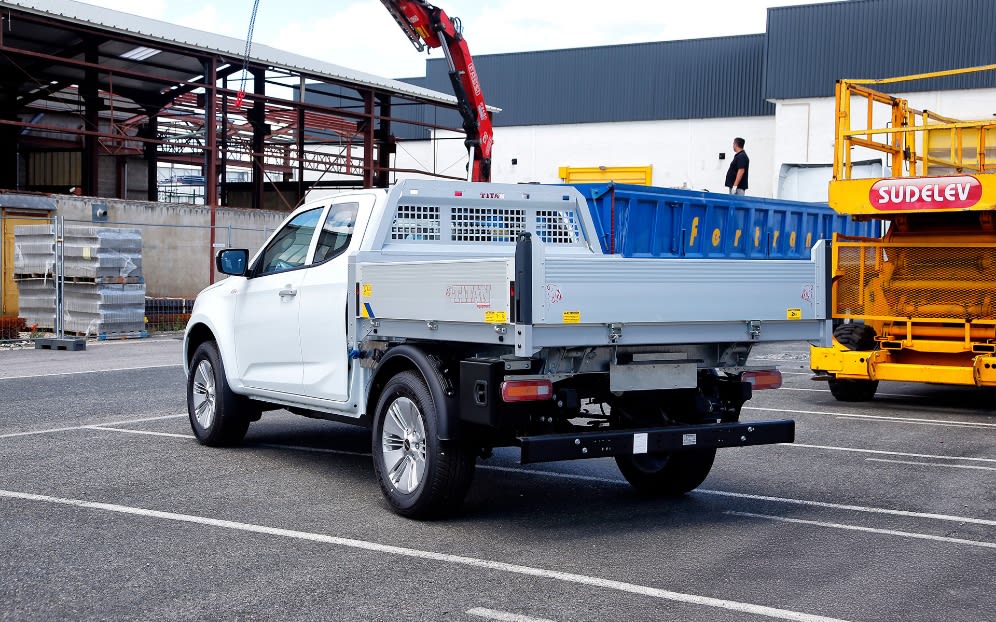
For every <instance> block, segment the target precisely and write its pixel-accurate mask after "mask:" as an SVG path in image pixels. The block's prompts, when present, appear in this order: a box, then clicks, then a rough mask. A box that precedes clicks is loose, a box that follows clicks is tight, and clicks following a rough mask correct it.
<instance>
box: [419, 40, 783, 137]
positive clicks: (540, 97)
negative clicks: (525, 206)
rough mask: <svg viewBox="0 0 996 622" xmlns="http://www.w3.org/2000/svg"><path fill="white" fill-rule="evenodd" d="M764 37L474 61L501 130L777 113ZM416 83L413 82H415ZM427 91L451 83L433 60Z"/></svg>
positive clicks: (443, 68) (428, 65)
mask: <svg viewBox="0 0 996 622" xmlns="http://www.w3.org/2000/svg"><path fill="white" fill-rule="evenodd" d="M763 59H764V35H763V34H762V35H743V36H736V37H716V38H710V39H695V40H686V41H660V42H653V43H637V44H628V45H613V46H604V47H593V48H578V49H567V50H553V51H544V52H518V53H512V54H486V55H481V56H476V57H475V58H474V62H475V65H476V67H477V73H478V75H479V76H480V78H481V84H482V85H483V86H484V93H485V97H486V98H487V100H488V102H489V103H490V104H494V105H497V106H499V107H500V108H501V109H502V113H501V114H500V115H497V116H496V117H495V118H494V124H495V125H496V126H511V125H548V124H558V123H594V122H612V121H649V120H659V119H694V118H712V117H749V116H764V115H771V114H774V108H773V106H772V105H771V104H769V103H767V102H766V101H765V100H764V97H763V96H762V92H761V87H762V84H763V80H762V78H763V64H762V63H763ZM412 82H414V80H412ZM420 83H421V84H422V85H424V86H425V87H427V88H432V89H445V88H447V85H448V84H449V77H448V76H447V68H446V63H445V61H444V60H443V59H432V60H429V61H427V63H426V78H425V80H424V82H420Z"/></svg>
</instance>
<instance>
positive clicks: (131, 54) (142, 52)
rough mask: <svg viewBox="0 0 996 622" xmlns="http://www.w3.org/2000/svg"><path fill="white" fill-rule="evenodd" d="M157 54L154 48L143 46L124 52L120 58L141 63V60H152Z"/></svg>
mask: <svg viewBox="0 0 996 622" xmlns="http://www.w3.org/2000/svg"><path fill="white" fill-rule="evenodd" d="M159 52H160V50H157V49H155V48H147V47H144V46H139V47H137V48H134V49H131V50H128V51H127V52H125V53H124V54H122V55H121V56H120V57H121V58H124V59H127V60H134V61H143V60H146V59H149V58H152V57H153V56H155V55H156V54H158V53H159Z"/></svg>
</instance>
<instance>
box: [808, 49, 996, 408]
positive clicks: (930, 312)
mask: <svg viewBox="0 0 996 622" xmlns="http://www.w3.org/2000/svg"><path fill="white" fill-rule="evenodd" d="M994 70H996V65H988V66H985V67H972V68H968V69H957V70H952V71H942V72H934V73H928V74H919V75H913V76H903V77H899V78H890V79H885V80H841V81H839V82H838V83H837V89H836V100H837V119H836V143H835V150H834V175H833V180H832V181H831V182H830V206H831V207H832V208H833V209H834V210H836V211H837V212H839V213H841V214H849V215H851V216H852V217H853V218H855V219H877V220H882V221H885V222H886V223H887V232H886V233H885V234H884V235H883V236H882V237H881V238H853V237H845V236H840V235H835V236H834V240H833V243H832V246H831V253H832V264H831V265H832V275H831V279H830V280H829V281H830V298H831V300H830V309H831V312H832V315H833V317H834V318H835V319H840V320H844V321H845V322H846V323H843V324H841V325H839V326H837V328H836V329H835V330H834V340H833V345H832V346H831V347H816V346H814V347H812V348H811V351H810V361H811V367H812V369H813V372H814V373H815V374H816V378H817V379H826V380H829V384H830V390H831V391H832V392H833V395H834V396H835V397H836V398H837V399H839V400H843V401H865V400H870V399H872V397H873V396H874V395H875V391H876V389H877V388H878V381H880V380H895V381H905V382H931V383H942V384H956V385H974V386H996V174H994V173H996V118H989V119H986V120H980V121H959V120H956V119H952V118H949V117H944V116H941V115H939V114H937V113H935V112H932V111H927V110H914V109H913V108H910V106H909V102H908V101H907V100H905V99H902V98H898V97H893V96H891V95H888V94H885V93H882V92H880V91H876V90H874V89H873V88H872V87H873V86H876V85H886V84H895V83H900V82H907V81H910V80H924V79H932V78H943V77H947V76H954V75H961V74H966V73H974V72H983V71H994ZM854 149H859V150H872V151H878V152H884V153H885V154H887V163H888V168H889V169H890V173H891V175H890V177H886V178H878V179H852V178H851V157H852V150H854Z"/></svg>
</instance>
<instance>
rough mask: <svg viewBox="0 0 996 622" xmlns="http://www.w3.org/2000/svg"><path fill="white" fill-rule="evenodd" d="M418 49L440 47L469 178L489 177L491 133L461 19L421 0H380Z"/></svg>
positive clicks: (488, 179) (474, 179)
mask: <svg viewBox="0 0 996 622" xmlns="http://www.w3.org/2000/svg"><path fill="white" fill-rule="evenodd" d="M381 2H382V3H383V4H384V6H385V7H386V8H387V10H388V11H390V13H391V15H393V16H394V20H395V21H396V22H398V26H400V27H401V30H402V31H404V33H405V34H406V35H408V38H409V39H410V40H411V42H412V44H413V45H414V46H415V48H416V49H417V50H418V51H420V52H421V51H422V50H424V49H425V48H426V47H429V48H441V49H442V51H443V56H445V57H446V63H447V65H448V68H449V76H450V82H451V83H452V85H453V94H454V95H455V96H456V98H457V109H458V110H459V111H460V116H461V117H462V118H463V130H464V132H466V134H467V139H466V141H465V143H464V144H465V145H466V146H467V150H468V152H469V153H470V159H471V161H470V171H469V173H470V179H471V181H491V148H492V146H493V143H494V140H493V138H494V134H493V129H492V126H491V117H490V115H488V108H487V105H486V104H485V102H484V94H483V92H482V91H481V82H480V80H479V79H478V77H477V70H476V68H475V67H474V59H473V58H472V57H471V55H470V49H469V48H468V47H467V41H466V39H464V38H463V33H462V31H461V27H460V20H459V19H456V18H450V17H449V16H448V15H446V12H445V11H443V10H442V9H440V8H439V7H436V6H433V5H431V4H429V3H428V2H424V1H423V0H381Z"/></svg>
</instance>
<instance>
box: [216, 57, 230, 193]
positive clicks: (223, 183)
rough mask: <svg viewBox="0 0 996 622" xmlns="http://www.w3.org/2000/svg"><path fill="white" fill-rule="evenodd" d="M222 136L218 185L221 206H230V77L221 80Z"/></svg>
mask: <svg viewBox="0 0 996 622" xmlns="http://www.w3.org/2000/svg"><path fill="white" fill-rule="evenodd" d="M221 87H222V89H224V92H223V93H222V95H221V135H220V136H219V137H218V184H219V185H220V193H219V194H220V200H219V202H218V203H219V204H220V205H228V76H227V75H226V76H225V77H224V78H222V79H221Z"/></svg>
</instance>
